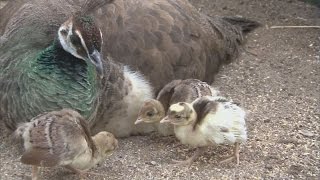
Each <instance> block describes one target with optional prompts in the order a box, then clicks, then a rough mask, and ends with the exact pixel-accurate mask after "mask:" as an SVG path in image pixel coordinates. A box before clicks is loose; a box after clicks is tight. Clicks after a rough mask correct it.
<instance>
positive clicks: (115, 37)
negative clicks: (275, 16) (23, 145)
mask: <svg viewBox="0 0 320 180" xmlns="http://www.w3.org/2000/svg"><path fill="white" fill-rule="evenodd" d="M87 15H91V17H89V16H87ZM0 17H1V18H0V108H1V109H0V120H1V121H3V122H4V123H5V124H6V126H7V127H8V128H10V129H12V130H14V129H16V127H17V125H18V124H19V123H21V122H26V121H29V120H30V119H31V118H32V117H34V116H36V115H38V114H40V113H43V112H46V111H52V110H60V109H62V108H72V109H75V110H77V111H79V112H80V113H81V114H82V115H83V116H84V117H85V118H86V119H88V121H89V125H90V127H91V129H92V131H93V133H97V132H99V131H102V130H106V131H109V132H112V133H113V134H115V136H117V137H125V136H129V135H133V134H144V133H148V132H150V131H153V129H152V126H150V125H148V124H142V125H138V126H135V125H134V121H135V120H136V118H137V114H138V111H139V107H140V106H141V104H142V103H143V101H145V100H146V99H149V98H153V96H154V93H157V92H158V91H159V90H160V89H161V88H162V87H163V86H164V85H165V84H166V83H168V82H170V81H171V80H173V79H187V78H195V79H200V80H204V81H206V82H209V83H211V82H212V81H213V78H214V74H215V73H216V72H217V71H218V69H219V67H220V66H221V65H222V64H224V63H228V62H230V61H231V60H232V59H235V57H237V56H238V54H239V50H240V49H241V45H242V44H243V42H244V37H243V36H244V35H245V34H246V33H247V32H250V31H251V30H253V29H255V28H256V27H258V26H259V23H257V22H255V21H251V20H247V19H244V18H240V17H218V16H216V17H208V16H206V15H204V14H202V13H200V12H198V11H197V10H196V9H195V8H194V7H193V6H192V5H191V4H190V3H189V2H188V1H187V0H175V1H174V0H152V1H144V0H115V1H113V0H97V1H94V0H87V1H84V0H68V1H65V0H41V1H40V0H29V1H24V0H14V1H9V2H8V4H7V5H6V6H5V7H4V8H2V9H1V10H0ZM78 21H80V23H79V22H78ZM63 37H64V38H65V41H62V39H63ZM111 57H112V58H111ZM123 64H125V65H126V66H124V65H123Z"/></svg>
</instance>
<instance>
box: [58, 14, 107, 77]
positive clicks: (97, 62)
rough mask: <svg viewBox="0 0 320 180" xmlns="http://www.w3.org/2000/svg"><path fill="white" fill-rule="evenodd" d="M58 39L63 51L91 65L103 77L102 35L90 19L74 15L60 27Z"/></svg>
mask: <svg viewBox="0 0 320 180" xmlns="http://www.w3.org/2000/svg"><path fill="white" fill-rule="evenodd" d="M58 39H59V42H60V44H61V45H62V47H63V49H64V50H65V51H67V52H69V53H70V54H72V55H73V56H75V57H77V58H79V59H82V60H84V61H86V62H87V63H92V64H93V65H94V66H95V67H96V70H97V73H98V74H99V75H100V76H103V65H102V61H103V57H102V55H101V46H102V33H101V30H100V29H99V28H98V27H97V25H96V23H95V22H94V20H93V18H92V17H90V16H85V15H81V14H75V15H74V16H72V17H71V18H69V19H68V20H67V21H66V22H64V23H63V24H62V25H61V26H60V28H59V31H58Z"/></svg>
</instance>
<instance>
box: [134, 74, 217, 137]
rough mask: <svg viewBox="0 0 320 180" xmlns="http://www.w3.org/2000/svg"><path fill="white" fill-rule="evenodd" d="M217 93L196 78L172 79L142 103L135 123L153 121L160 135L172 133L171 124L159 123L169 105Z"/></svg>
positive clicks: (189, 101)
mask: <svg viewBox="0 0 320 180" xmlns="http://www.w3.org/2000/svg"><path fill="white" fill-rule="evenodd" d="M218 93H219V92H218V91H217V90H216V89H214V88H213V87H212V86H210V85H208V84H207V83H206V82H203V81H200V80H198V79H185V80H173V81H171V82H170V83H168V84H167V85H165V86H164V87H163V88H162V89H161V90H160V92H159V94H158V96H157V98H156V99H149V100H146V101H145V102H144V103H143V105H142V107H141V109H140V111H139V115H138V119H137V120H136V122H135V124H139V123H142V122H144V123H154V124H155V126H156V129H157V131H158V132H159V133H160V134H161V135H163V136H167V135H171V134H174V132H173V126H172V125H170V124H160V123H159V122H160V121H161V119H162V118H164V117H165V115H166V113H167V111H168V109H169V107H170V105H172V104H175V103H177V102H188V103H191V102H192V101H194V100H195V99H197V98H199V97H202V96H217V95H218Z"/></svg>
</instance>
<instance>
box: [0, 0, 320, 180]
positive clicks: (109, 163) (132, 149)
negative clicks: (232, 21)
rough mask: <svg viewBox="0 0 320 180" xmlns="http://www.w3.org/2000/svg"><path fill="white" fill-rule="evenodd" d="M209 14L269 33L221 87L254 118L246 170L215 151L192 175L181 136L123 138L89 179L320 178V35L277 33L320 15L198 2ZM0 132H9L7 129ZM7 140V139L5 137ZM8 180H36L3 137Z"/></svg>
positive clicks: (256, 37) (264, 0) (263, 5)
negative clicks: (253, 23)
mask: <svg viewBox="0 0 320 180" xmlns="http://www.w3.org/2000/svg"><path fill="white" fill-rule="evenodd" d="M191 2H192V3H193V4H194V5H195V6H196V7H197V8H198V9H199V11H202V12H204V13H207V14H209V15H228V16H231V15H232V16H234V15H240V16H244V17H248V18H251V19H255V20H258V21H260V22H261V23H263V24H264V26H263V27H261V28H259V29H258V30H256V31H255V32H254V33H252V34H250V35H249V37H248V42H247V44H246V46H245V48H246V49H247V50H248V51H250V52H251V53H242V54H241V56H240V57H239V58H238V59H237V60H236V61H235V62H233V63H232V64H229V65H227V66H225V67H223V68H222V70H221V72H220V73H219V74H218V76H217V77H216V81H215V82H214V84H213V86H215V87H218V88H219V89H220V91H221V92H222V93H223V94H224V95H225V96H227V97H230V98H232V99H233V100H234V101H238V102H240V103H241V105H242V106H243V107H244V108H245V109H246V111H247V113H248V118H247V125H248V134H249V139H248V142H247V143H246V144H244V145H242V146H241V154H240V165H239V166H237V165H236V164H235V162H231V163H226V164H219V163H218V162H219V161H220V160H222V159H223V158H224V157H225V156H227V155H228V154H230V153H231V150H232V147H227V146H221V147H212V148H209V149H208V150H207V152H206V153H205V154H204V155H203V156H201V158H199V159H198V160H197V161H196V162H195V163H194V164H193V165H192V166H191V168H189V169H188V168H187V167H181V166H180V167H179V166H178V167H177V166H174V165H173V164H172V161H171V160H172V159H181V160H182V159H184V158H186V157H189V156H191V155H192V153H193V150H191V149H189V148H188V147H186V146H179V147H174V145H175V144H176V143H177V142H175V143H172V142H170V141H174V140H175V139H174V138H173V137H169V138H159V137H156V136H155V135H153V136H136V137H131V138H126V139H121V140H120V144H119V150H118V151H116V152H115V153H114V154H113V155H112V156H111V157H110V158H108V159H107V160H106V161H105V162H103V163H101V164H99V165H98V166H97V167H95V168H94V169H92V170H91V172H97V173H103V174H104V175H103V176H92V175H90V176H89V179H319V178H320V177H319V176H320V175H319V174H320V170H319V167H320V151H319V149H320V147H319V146H320V136H319V132H320V127H319V124H320V29H308V28H304V29H270V28H269V27H270V26H273V25H318V26H319V25H320V9H319V8H317V7H315V6H312V5H310V4H307V3H305V2H303V1H298V0H281V1H279V0H191ZM0 130H1V131H2V130H4V129H3V127H1V128H0ZM1 134H3V133H1ZM0 140H1V142H2V143H1V144H0V162H1V167H0V180H7V179H14V180H17V179H31V178H30V175H31V167H29V166H26V165H23V164H21V163H20V162H19V153H18V150H16V149H15V148H12V147H11V146H12V145H11V143H8V139H7V138H6V137H5V136H4V135H2V136H0ZM78 178H79V177H78V176H76V175H73V174H71V173H70V172H68V171H67V170H64V169H62V168H53V169H43V171H42V173H41V179H78Z"/></svg>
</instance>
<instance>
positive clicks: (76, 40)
mask: <svg viewBox="0 0 320 180" xmlns="http://www.w3.org/2000/svg"><path fill="white" fill-rule="evenodd" d="M70 41H71V43H72V44H73V45H75V46H77V47H79V46H81V40H80V38H79V36H77V35H74V34H73V35H71V36H70Z"/></svg>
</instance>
